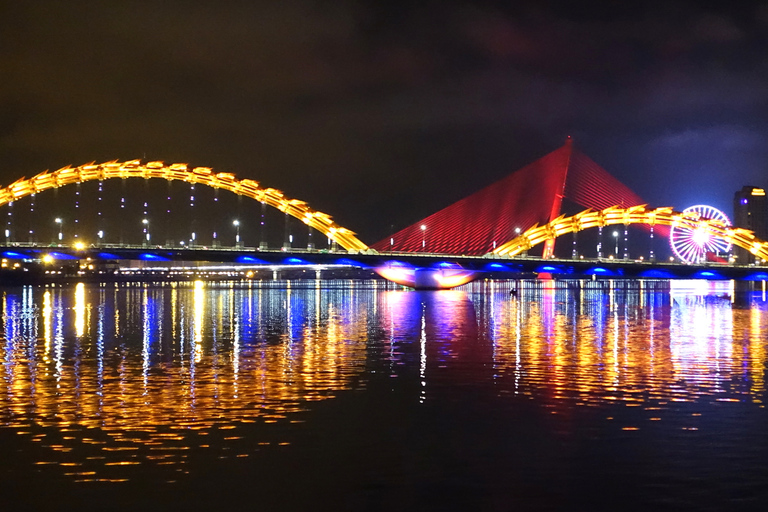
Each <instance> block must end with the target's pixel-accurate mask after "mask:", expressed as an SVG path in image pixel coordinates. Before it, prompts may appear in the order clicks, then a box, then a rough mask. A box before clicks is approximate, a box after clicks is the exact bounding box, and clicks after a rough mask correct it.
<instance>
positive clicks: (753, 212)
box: [733, 186, 768, 265]
mask: <svg viewBox="0 0 768 512" xmlns="http://www.w3.org/2000/svg"><path fill="white" fill-rule="evenodd" d="M733 225H734V226H736V227H738V228H744V229H749V230H752V231H754V232H755V236H756V237H757V238H759V239H761V240H768V197H766V195H765V189H762V188H758V187H750V186H747V187H743V188H742V189H741V190H739V191H737V192H736V194H734V196H733ZM733 255H734V256H736V263H737V264H739V265H746V264H748V263H754V262H755V257H754V256H753V255H752V254H751V253H750V252H749V251H747V250H746V249H742V248H741V247H734V249H733Z"/></svg>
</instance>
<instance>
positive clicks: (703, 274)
mask: <svg viewBox="0 0 768 512" xmlns="http://www.w3.org/2000/svg"><path fill="white" fill-rule="evenodd" d="M693 277H694V278H697V279H723V276H721V275H720V274H718V273H717V272H711V271H709V270H701V271H699V272H696V273H695V274H694V275H693Z"/></svg>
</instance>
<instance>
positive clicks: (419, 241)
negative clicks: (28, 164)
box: [0, 139, 768, 288]
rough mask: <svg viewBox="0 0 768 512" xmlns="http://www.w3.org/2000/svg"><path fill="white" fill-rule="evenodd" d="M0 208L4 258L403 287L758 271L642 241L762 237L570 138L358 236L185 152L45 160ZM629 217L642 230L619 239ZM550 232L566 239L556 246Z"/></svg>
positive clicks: (9, 191) (13, 263) (758, 244)
mask: <svg viewBox="0 0 768 512" xmlns="http://www.w3.org/2000/svg"><path fill="white" fill-rule="evenodd" d="M0 208H2V210H0V229H2V230H3V231H4V238H3V239H0V245H2V246H3V248H2V256H3V266H4V267H5V268H6V270H8V269H14V268H21V267H23V266H24V265H22V263H23V264H25V265H27V264H29V263H30V262H33V263H35V264H38V265H39V266H40V268H41V269H42V268H49V269H53V268H55V267H56V265H61V264H63V262H67V261H78V262H82V261H85V262H89V263H88V264H87V265H85V267H84V269H85V270H83V271H82V272H87V270H88V265H90V266H94V265H95V266H96V267H98V268H103V266H104V265H105V264H106V263H105V262H123V263H125V262H144V263H142V264H141V266H142V267H144V268H147V267H148V266H150V264H151V263H154V264H155V265H156V266H158V268H163V267H162V265H163V264H164V263H165V262H183V261H187V262H196V261H206V262H220V263H224V264H228V265H232V268H235V267H237V266H240V270H243V269H245V268H246V267H248V268H250V267H254V268H256V267H259V266H263V267H264V268H271V269H273V273H274V272H277V271H276V270H274V269H276V268H282V267H283V266H289V265H295V266H301V265H305V266H310V267H313V268H317V269H322V268H324V266H325V267H326V268H327V267H328V266H329V265H341V266H351V267H361V268H371V269H373V270H375V271H376V272H377V273H378V274H379V275H381V276H383V277H385V278H387V279H389V280H392V281H394V282H397V283H400V284H404V285H407V286H412V287H416V288H451V287H454V286H458V285H461V284H464V283H466V282H468V281H470V280H473V279H476V278H478V277H481V276H484V275H485V276H487V275H491V274H493V275H498V274H500V273H502V274H504V273H506V274H508V275H550V276H555V277H557V276H592V277H593V278H597V277H600V278H603V277H645V278H675V277H687V278H691V277H693V278H705V279H722V278H735V279H747V280H765V279H766V277H768V276H767V275H766V274H765V272H762V271H761V269H760V268H759V267H747V266H744V265H728V264H723V263H717V264H713V263H712V262H707V261H697V262H693V263H694V264H687V265H681V264H677V263H675V262H674V261H672V262H670V261H668V260H667V259H666V258H665V259H664V261H661V260H660V259H657V258H656V257H655V246H656V245H658V244H659V241H656V240H655V239H656V238H658V239H663V238H664V237H665V236H667V235H668V234H669V231H670V229H687V230H691V231H693V232H695V233H696V234H697V236H699V237H716V238H719V239H722V240H725V241H727V243H728V244H732V245H735V246H739V247H742V248H744V249H746V250H747V251H749V252H750V253H751V254H753V255H754V256H755V257H756V259H757V261H758V262H760V261H762V260H767V259H768V243H766V242H765V241H762V240H759V239H757V238H755V236H754V234H753V233H752V232H750V231H748V230H745V229H740V228H733V227H731V226H729V225H727V224H724V223H722V222H721V221H719V220H717V219H709V218H704V217H702V216H700V215H696V214H692V213H686V212H682V211H678V210H675V209H674V208H671V207H662V208H649V207H648V206H647V205H646V204H645V203H644V202H643V200H642V199H641V198H640V197H638V196H637V195H636V194H634V193H633V192H632V191H631V190H629V188H627V187H626V186H625V185H623V184H622V183H620V182H619V181H618V180H616V179H615V178H614V177H613V176H611V175H610V174H609V173H608V172H606V171H605V170H604V169H602V168H601V167H600V166H599V165H598V164H596V163H595V162H594V161H592V160H591V159H590V158H589V157H587V156H586V155H584V154H583V153H581V152H579V151H578V150H577V149H575V148H574V147H573V144H572V142H571V140H570V139H569V140H567V141H566V143H565V144H564V145H563V146H562V147H561V148H559V149H557V150H555V151H553V152H552V153H550V154H548V155H546V156H544V157H542V158H541V159H539V160H537V161H535V162H533V163H531V164H530V165H528V166H526V167H524V168H522V169H520V170H518V171H516V172H514V173H512V174H510V175H509V176H507V177H506V178H503V179H502V180H500V181H498V182H496V183H494V184H491V185H489V186H487V187H485V188H483V189H481V190H479V191H478V192H475V193H473V194H471V195H469V196H467V197H466V198H464V199H462V200H460V201H458V202H456V203H454V204H453V205H449V206H447V207H446V208H444V209H442V210H440V211H438V212H436V213H434V214H432V215H430V216H428V217H426V218H424V219H422V220H420V221H418V222H415V223H413V224H412V225H410V226H408V227H406V228H404V229H402V230H400V231H398V232H396V233H393V234H392V235H391V236H389V237H387V238H385V239H384V240H381V241H379V242H376V243H374V244H372V245H371V246H368V245H367V244H366V243H364V242H363V241H362V240H360V239H359V238H358V236H357V235H356V233H355V232H354V231H352V230H351V229H348V228H346V227H343V226H340V225H338V224H337V223H336V222H335V221H334V220H333V218H332V217H331V216H330V215H328V214H326V213H324V212H320V211H317V210H314V209H312V208H311V207H310V206H309V205H308V204H307V203H305V202H304V201H301V200H298V199H293V198H290V197H288V196H286V195H285V194H284V193H283V192H281V191H279V190H276V189H273V188H267V187H264V186H262V185H261V184H260V183H258V182H256V181H254V180H250V179H239V178H237V177H236V176H235V175H234V174H231V173H221V172H215V171H213V170H212V169H210V168H207V167H190V166H188V165H187V164H170V165H166V164H164V163H162V162H147V163H143V162H141V161H128V162H107V163H102V164H95V163H91V164H86V165H81V166H78V167H65V168H62V169H59V170H57V171H53V172H48V171H46V172H42V173H39V174H37V175H35V176H34V177H32V178H29V179H27V178H22V179H19V180H17V181H16V182H14V183H13V184H11V185H9V186H7V187H5V188H3V189H0ZM610 226H615V227H617V228H620V229H621V231H618V230H614V231H613V232H612V235H613V238H611V237H610V236H609V237H606V236H605V234H604V233H603V229H604V228H607V227H610ZM635 226H640V227H642V228H643V229H642V230H641V231H637V232H633V233H632V237H629V235H628V233H629V231H630V227H635ZM0 233H2V231H0ZM620 233H621V235H620ZM606 238H607V239H606ZM630 238H631V240H630ZM559 239H561V240H564V241H565V242H566V243H565V244H564V245H565V250H563V248H562V247H558V248H557V249H558V250H557V251H556V247H555V242H556V240H559ZM632 242H634V243H632ZM558 245H563V244H558ZM620 247H621V251H620V250H619V249H620ZM611 249H613V250H611ZM656 250H658V248H656ZM46 266H47V267H46ZM25 268H26V267H25ZM8 271H10V270H8ZM82 272H81V273H82ZM274 275H276V274H274ZM318 275H320V274H318Z"/></svg>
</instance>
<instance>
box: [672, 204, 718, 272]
mask: <svg viewBox="0 0 768 512" xmlns="http://www.w3.org/2000/svg"><path fill="white" fill-rule="evenodd" d="M682 213H683V214H684V215H690V216H691V217H695V218H696V219H697V220H698V219H701V220H710V221H714V222H716V223H718V224H721V225H724V226H730V225H731V221H730V219H728V216H727V215H726V214H725V213H723V212H722V211H721V210H718V209H717V208H715V207H713V206H709V205H705V204H697V205H694V206H689V207H688V208H686V209H685V210H683V212H682ZM669 244H670V246H671V247H672V251H673V252H674V253H675V255H676V256H677V257H678V258H679V259H680V261H682V262H684V263H699V262H702V261H705V260H706V258H707V255H708V254H710V253H713V254H719V253H724V252H728V251H730V249H731V244H730V242H729V241H728V240H725V239H723V238H721V237H719V236H716V235H715V234H714V233H712V232H711V231H710V230H709V229H707V227H706V226H699V227H695V228H694V227H691V226H688V225H685V224H683V225H677V226H672V229H671V231H670V233H669Z"/></svg>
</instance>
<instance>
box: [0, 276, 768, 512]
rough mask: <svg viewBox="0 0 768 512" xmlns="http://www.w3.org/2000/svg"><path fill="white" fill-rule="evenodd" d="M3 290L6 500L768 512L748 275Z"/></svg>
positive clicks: (766, 447)
mask: <svg viewBox="0 0 768 512" xmlns="http://www.w3.org/2000/svg"><path fill="white" fill-rule="evenodd" d="M511 286H514V287H515V289H516V290H517V294H516V295H515V294H510V287H511ZM518 287H519V288H518ZM0 299H1V301H2V302H1V304H0V306H1V307H2V313H3V319H2V324H1V325H0V328H1V329H2V332H0V335H1V337H0V362H2V366H1V367H0V386H1V387H0V450H2V454H3V456H2V459H0V506H2V507H1V508H2V510H10V509H11V508H9V507H13V509H14V510H20V509H30V510H38V509H39V510H43V509H45V510H57V509H58V510H170V509H178V510H183V509H186V510H221V509H235V508H236V509H238V510H240V509H245V510H299V509H302V510H765V509H766V507H768V414H766V410H765V406H764V401H765V394H766V381H765V379H766V361H767V360H768V336H766V328H767V327H768V303H767V302H766V300H765V299H766V298H765V296H764V295H763V294H762V293H751V294H735V293H733V292H732V290H731V289H730V287H729V284H728V283H723V284H721V285H707V284H706V283H704V284H702V283H694V282H689V283H682V284H674V286H673V287H672V289H670V288H669V283H653V282H643V283H638V282H634V283H630V284H629V285H628V286H626V285H621V284H620V283H608V282H605V283H599V282H598V283H592V282H583V283H577V282H573V283H558V284H556V285H554V284H552V283H532V282H529V283H522V284H521V283H514V284H512V283H508V282H482V283H475V284H473V285H471V286H468V287H466V288H465V289H463V290H460V291H458V290H457V291H441V292H413V291H400V290H387V289H385V287H383V285H381V284H378V283H376V282H373V281H372V282H351V281H349V282H336V283H330V282H317V283H316V282H312V281H304V282H292V283H283V285H282V286H278V287H266V285H264V287H260V286H259V284H258V283H253V284H250V285H248V284H241V283H233V284H216V285H213V284H202V283H196V284H180V285H176V286H171V285H165V286H151V285H144V284H137V285H119V286H115V285H109V286H103V287H98V286H86V285H77V286H72V287H53V288H46V287H24V288H6V289H1V290H0Z"/></svg>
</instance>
